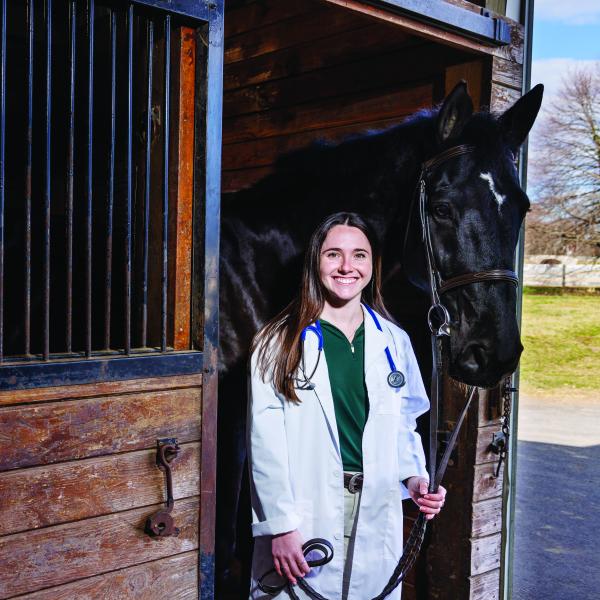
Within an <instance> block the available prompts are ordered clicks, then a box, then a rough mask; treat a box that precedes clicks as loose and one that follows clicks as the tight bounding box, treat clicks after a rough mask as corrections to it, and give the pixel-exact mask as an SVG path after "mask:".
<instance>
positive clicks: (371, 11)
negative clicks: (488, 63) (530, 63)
mask: <svg viewBox="0 0 600 600" xmlns="http://www.w3.org/2000/svg"><path fill="white" fill-rule="evenodd" d="M325 1H326V2H329V3H331V4H336V5H338V6H342V7H345V8H348V9H350V10H353V11H356V12H360V13H363V14H365V15H368V16H369V17H371V18H375V19H381V20H383V21H387V22H388V23H393V24H395V25H397V26H400V27H402V28H404V29H405V30H406V31H408V32H410V33H413V34H415V35H419V36H422V37H424V38H427V39H431V40H436V41H438V42H440V43H443V44H447V45H449V46H454V47H458V48H465V49H468V50H471V51H473V52H476V53H478V54H488V55H493V56H501V57H503V58H506V59H508V60H513V61H515V62H518V63H521V64H522V63H523V35H524V30H523V26H522V25H521V24H519V23H516V22H515V21H512V20H510V19H506V18H502V20H505V21H507V22H508V23H509V24H510V25H511V31H512V36H511V42H510V44H508V45H506V46H499V47H497V46H488V45H486V44H483V43H480V42H477V41H475V40H470V39H468V38H466V37H464V36H463V35H461V34H459V33H454V32H451V31H445V30H444V29H442V28H440V27H436V26H435V25H429V24H426V23H422V22H420V21H417V20H415V19H411V18H409V17H406V16H402V15H398V14H395V13H393V12H391V11H390V10H386V9H385V8H379V7H375V6H371V5H369V4H365V3H363V2H361V1H360V0H325ZM466 4H467V5H468V4H469V3H466Z"/></svg>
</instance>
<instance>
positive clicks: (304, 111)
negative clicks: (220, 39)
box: [222, 0, 490, 599]
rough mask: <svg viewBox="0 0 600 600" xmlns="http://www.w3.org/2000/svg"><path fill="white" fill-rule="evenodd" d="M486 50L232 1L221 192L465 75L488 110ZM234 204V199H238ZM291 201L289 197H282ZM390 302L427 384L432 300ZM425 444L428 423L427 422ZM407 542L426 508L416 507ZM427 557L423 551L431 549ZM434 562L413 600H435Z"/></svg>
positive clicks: (408, 586)
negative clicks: (430, 592) (430, 579)
mask: <svg viewBox="0 0 600 600" xmlns="http://www.w3.org/2000/svg"><path fill="white" fill-rule="evenodd" d="M489 68H490V65H489V63H488V60H487V59H486V58H485V57H482V56H481V55H476V54H474V53H473V52H472V51H468V50H465V49H462V48H459V47H453V46H449V45H444V44H441V43H440V42H439V41H432V40H431V39H427V38H425V37H423V36H421V35H419V32H418V31H412V30H408V29H405V28H402V27H400V26H398V25H395V24H392V23H390V22H386V21H385V20H381V19H378V18H374V17H372V16H369V15H367V14H363V13H361V12H356V11H354V10H351V9H349V8H347V7H344V6H341V5H339V4H337V3H336V4H332V3H330V2H327V1H325V0H288V1H286V2H277V1H276V0H260V1H258V0H255V1H248V0H230V1H229V2H228V3H227V7H226V14H225V67H224V104H223V108H224V112H223V154H222V169H223V171H222V189H223V191H224V192H226V193H231V192H237V191H239V190H242V189H244V188H248V187H251V186H252V185H253V184H255V183H256V182H258V181H260V180H261V179H262V178H264V177H266V176H268V175H269V174H270V173H272V172H273V170H274V164H275V162H276V160H277V159H278V158H279V157H281V156H282V155H284V154H286V153H289V152H291V151H294V150H296V149H298V148H302V147H304V146H307V145H309V144H310V143H312V142H314V141H316V140H328V141H337V140H342V139H344V138H346V137H348V136H350V135H352V134H356V133H360V132H365V131H367V130H380V129H385V128H387V127H391V126H393V125H396V124H398V123H401V122H402V121H403V120H404V119H405V118H406V117H407V116H408V115H411V114H412V113H414V112H415V111H417V110H419V109H421V108H427V107H431V106H433V105H435V104H436V103H439V102H440V101H441V100H442V99H443V98H444V96H445V95H446V93H447V92H448V91H449V90H450V89H452V87H453V86H454V85H455V83H456V82H457V81H458V80H460V79H462V78H466V79H467V81H468V85H469V93H470V94H471V96H472V98H473V101H474V104H475V106H476V107H481V106H484V105H486V104H488V103H489V87H486V85H485V81H486V80H488V81H489V79H488V77H487V71H486V69H489ZM225 201H226V202H235V201H236V197H235V194H234V195H233V196H231V197H228V198H227V199H226V200H225ZM282 201H285V199H282ZM385 292H386V303H387V304H388V306H389V308H390V309H391V311H392V313H393V314H394V316H395V317H396V318H397V319H398V321H399V322H400V323H401V324H403V325H404V326H405V328H406V329H407V330H408V331H409V333H410V335H411V338H412V340H413V345H414V346H415V349H416V352H417V355H418V356H419V358H420V361H421V365H422V367H423V375H424V377H425V378H427V370H428V369H429V361H430V358H429V336H428V330H427V329H426V318H425V313H426V310H427V306H428V305H427V299H426V298H425V297H424V296H422V295H421V294H419V293H417V292H416V291H415V290H414V289H413V288H411V287H410V286H409V285H408V284H407V282H406V281H404V280H403V279H402V277H400V278H396V279H395V280H394V281H393V283H392V284H391V285H388V288H387V289H386V290H385ZM420 429H421V432H422V434H423V436H424V439H427V438H426V437H425V436H427V435H428V431H427V426H426V424H422V426H421V425H420ZM407 509H408V510H407V511H406V525H405V530H406V531H405V535H408V531H409V529H410V526H411V524H412V523H411V522H412V520H414V518H415V515H416V511H414V510H412V508H410V507H407ZM423 556H424V554H423ZM425 563H426V561H425V560H420V561H419V563H418V564H417V566H416V568H415V569H414V570H413V572H412V573H411V575H410V576H409V579H408V580H407V582H406V583H405V586H404V590H405V593H404V595H403V597H405V598H408V599H410V598H416V597H419V598H424V597H428V596H427V587H428V583H427V574H426V569H427V567H426V564H425Z"/></svg>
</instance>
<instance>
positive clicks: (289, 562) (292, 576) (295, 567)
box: [271, 529, 310, 585]
mask: <svg viewBox="0 0 600 600" xmlns="http://www.w3.org/2000/svg"><path fill="white" fill-rule="evenodd" d="M271 553H272V554H273V563H274V565H275V570H276V571H277V573H278V574H279V575H280V576H281V577H284V578H287V579H288V580H289V581H290V582H291V583H293V584H294V585H295V584H296V577H304V576H305V575H306V574H307V573H309V572H310V567H309V566H308V563H307V562H306V559H305V558H304V554H303V553H302V536H301V535H300V532H299V531H298V530H297V529H294V531H288V532H287V533H280V534H279V535H274V536H273V540H272V541H271Z"/></svg>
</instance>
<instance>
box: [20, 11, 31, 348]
mask: <svg viewBox="0 0 600 600" xmlns="http://www.w3.org/2000/svg"><path fill="white" fill-rule="evenodd" d="M33 6H34V5H33V0H29V2H28V3H27V158H26V161H27V165H26V168H27V171H26V173H25V289H24V297H23V307H24V312H25V314H24V316H25V319H24V331H23V334H24V337H25V347H24V352H25V354H26V355H29V354H31V171H32V161H33V52H34V46H33V29H34V26H33V23H34V21H33V18H34V12H33Z"/></svg>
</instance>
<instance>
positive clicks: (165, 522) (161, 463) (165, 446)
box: [145, 438, 179, 537]
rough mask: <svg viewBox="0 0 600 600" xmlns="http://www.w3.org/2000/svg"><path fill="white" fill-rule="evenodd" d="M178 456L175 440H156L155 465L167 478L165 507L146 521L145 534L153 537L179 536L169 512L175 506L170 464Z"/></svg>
mask: <svg viewBox="0 0 600 600" xmlns="http://www.w3.org/2000/svg"><path fill="white" fill-rule="evenodd" d="M178 454H179V444H178V443H177V439H176V438H163V439H161V440H156V465H157V466H158V467H159V468H163V469H164V471H165V474H166V478H167V506H166V507H165V508H161V509H160V510H159V511H157V512H155V513H154V514H153V515H152V516H150V517H148V518H147V519H146V527H145V532H146V533H147V534H148V535H151V536H153V537H167V536H169V535H179V529H178V528H177V527H175V523H174V522H173V517H172V516H171V511H172V510H173V507H174V506H175V499H174V498H173V476H172V473H171V463H172V462H173V460H175V458H177V455H178Z"/></svg>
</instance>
